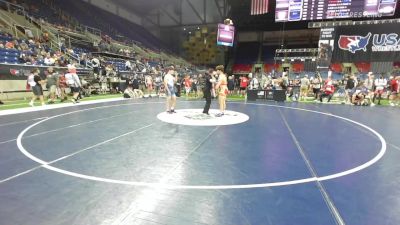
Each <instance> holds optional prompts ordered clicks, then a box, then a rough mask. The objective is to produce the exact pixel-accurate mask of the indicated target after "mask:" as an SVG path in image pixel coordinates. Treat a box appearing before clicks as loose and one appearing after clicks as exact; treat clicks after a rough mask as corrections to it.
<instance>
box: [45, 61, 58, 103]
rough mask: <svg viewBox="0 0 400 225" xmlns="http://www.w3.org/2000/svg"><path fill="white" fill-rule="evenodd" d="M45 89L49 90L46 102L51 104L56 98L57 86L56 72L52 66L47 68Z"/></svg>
mask: <svg viewBox="0 0 400 225" xmlns="http://www.w3.org/2000/svg"><path fill="white" fill-rule="evenodd" d="M46 88H47V90H48V91H49V99H48V103H49V104H53V103H54V101H55V99H56V92H57V88H59V80H58V73H57V72H54V69H53V67H49V68H48V69H47V85H46Z"/></svg>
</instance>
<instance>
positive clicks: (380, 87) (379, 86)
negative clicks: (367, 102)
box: [372, 75, 387, 105]
mask: <svg viewBox="0 0 400 225" xmlns="http://www.w3.org/2000/svg"><path fill="white" fill-rule="evenodd" d="M386 85H387V80H386V79H385V78H384V77H383V75H381V76H380V77H379V78H377V79H376V80H375V95H374V98H373V100H372V102H373V103H375V98H376V96H378V105H380V104H381V99H382V94H383V92H385V88H386Z"/></svg>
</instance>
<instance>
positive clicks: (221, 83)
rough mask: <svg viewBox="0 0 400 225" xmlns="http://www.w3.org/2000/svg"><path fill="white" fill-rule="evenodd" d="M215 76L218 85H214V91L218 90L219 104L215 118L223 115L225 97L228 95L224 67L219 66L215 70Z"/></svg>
mask: <svg viewBox="0 0 400 225" xmlns="http://www.w3.org/2000/svg"><path fill="white" fill-rule="evenodd" d="M215 69H216V71H217V75H218V83H217V85H215V90H218V103H219V110H220V113H218V114H217V115H216V116H217V117H221V116H223V115H224V114H225V110H226V96H227V95H228V80H227V78H226V74H225V73H224V66H223V65H219V66H217V67H216V68H215Z"/></svg>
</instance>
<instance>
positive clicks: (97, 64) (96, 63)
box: [92, 57, 101, 77]
mask: <svg viewBox="0 0 400 225" xmlns="http://www.w3.org/2000/svg"><path fill="white" fill-rule="evenodd" d="M92 66H93V73H94V75H95V77H97V75H101V74H100V60H99V59H98V58H96V57H95V58H93V59H92Z"/></svg>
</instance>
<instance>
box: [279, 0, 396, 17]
mask: <svg viewBox="0 0 400 225" xmlns="http://www.w3.org/2000/svg"><path fill="white" fill-rule="evenodd" d="M396 3H397V0H277V1H276V11H275V21H276V22H287V21H301V20H325V19H342V18H363V17H382V16H393V15H394V13H395V10H396Z"/></svg>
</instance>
